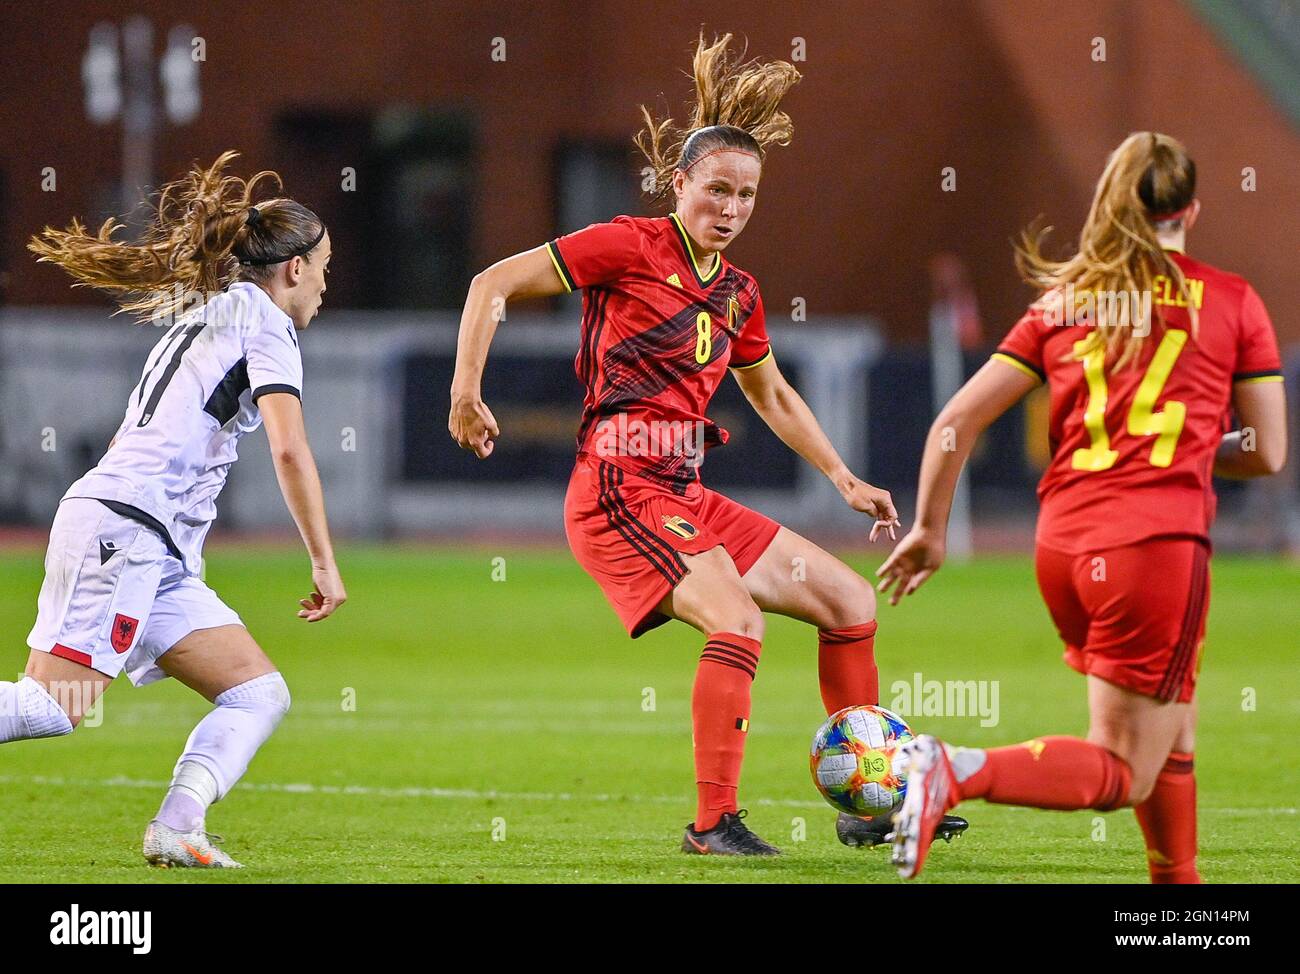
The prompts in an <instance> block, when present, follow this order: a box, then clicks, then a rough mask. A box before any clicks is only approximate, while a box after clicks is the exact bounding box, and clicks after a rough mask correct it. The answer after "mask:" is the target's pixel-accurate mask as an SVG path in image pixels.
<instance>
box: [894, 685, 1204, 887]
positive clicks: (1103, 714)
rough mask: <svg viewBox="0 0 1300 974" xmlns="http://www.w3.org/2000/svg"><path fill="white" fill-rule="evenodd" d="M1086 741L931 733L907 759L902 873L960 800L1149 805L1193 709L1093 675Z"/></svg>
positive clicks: (916, 867)
mask: <svg viewBox="0 0 1300 974" xmlns="http://www.w3.org/2000/svg"><path fill="white" fill-rule="evenodd" d="M1088 708H1089V713H1090V724H1089V728H1088V736H1087V739H1086V740H1083V739H1080V738H1077V737H1042V738H1035V739H1034V740H1031V741H1026V742H1024V743H1023V744H1018V745H1013V746H1011V747H1000V748H989V749H987V750H985V749H978V748H949V747H947V746H946V745H942V744H940V742H938V741H936V740H935V739H934V738H933V737H930V736H928V735H923V736H922V737H920V738H918V739H917V741H916V742H914V744H912V745H908V746H907V747H906V748H905V749H904V753H905V754H906V755H907V756H908V758H909V760H910V761H911V762H912V763H911V766H910V767H909V769H908V780H907V785H908V788H907V798H906V799H905V800H904V802H903V808H902V810H901V812H900V813H899V817H898V822H897V829H896V831H895V836H894V862H895V864H897V865H898V867H899V870H898V871H899V874H900V875H902V876H903V877H904V878H910V877H912V876H915V875H916V874H917V873H918V872H920V870H921V867H922V865H924V863H925V857H926V854H927V852H928V850H929V846H930V843H931V841H932V840H933V839H934V830H935V828H936V826H937V823H938V821H939V818H940V817H941V816H942V814H943V813H944V812H945V811H947V810H948V809H949V808H951V807H953V806H954V805H956V804H957V803H958V802H959V801H963V800H965V799H968V798H983V799H984V800H985V801H991V802H996V803H998V804H1003V805H1026V806H1030V807H1034V808H1052V809H1059V810H1064V811H1070V810H1076V809H1082V808H1095V809H1098V810H1099V811H1113V810H1114V809H1116V808H1123V807H1125V806H1133V805H1141V804H1142V803H1143V802H1145V801H1146V800H1147V798H1148V796H1149V795H1150V794H1151V789H1152V787H1153V786H1154V785H1155V782H1156V778H1157V776H1158V775H1159V774H1160V770H1161V768H1162V767H1163V766H1164V764H1165V762H1166V759H1167V758H1168V756H1169V752H1170V750H1171V749H1172V747H1173V744H1174V742H1175V741H1176V740H1178V739H1179V736H1180V735H1181V734H1183V733H1185V731H1186V727H1187V721H1188V714H1189V712H1190V710H1191V705H1190V704H1180V703H1168V702H1164V701H1161V700H1157V699H1155V698H1154V697H1147V696H1143V695H1142V694H1139V693H1134V692H1133V691H1131V690H1126V689H1124V688H1123V687H1119V686H1116V685H1115V684H1112V683H1107V682H1106V681H1104V680H1101V679H1099V678H1097V677H1095V676H1089V677H1088Z"/></svg>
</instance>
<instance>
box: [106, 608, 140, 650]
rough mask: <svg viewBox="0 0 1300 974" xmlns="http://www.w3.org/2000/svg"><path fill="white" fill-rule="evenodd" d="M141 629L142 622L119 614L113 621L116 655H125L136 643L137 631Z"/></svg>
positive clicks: (113, 639) (113, 642)
mask: <svg viewBox="0 0 1300 974" xmlns="http://www.w3.org/2000/svg"><path fill="white" fill-rule="evenodd" d="M139 628H140V620H139V619H132V618H131V617H130V616H124V615H122V613H120V612H119V613H118V614H117V615H116V616H115V617H114V619H113V635H112V637H111V642H112V644H113V650H114V652H116V653H119V654H120V653H125V652H126V651H127V650H128V649H130V648H131V644H132V643H133V642H135V631H136V630H137V629H139Z"/></svg>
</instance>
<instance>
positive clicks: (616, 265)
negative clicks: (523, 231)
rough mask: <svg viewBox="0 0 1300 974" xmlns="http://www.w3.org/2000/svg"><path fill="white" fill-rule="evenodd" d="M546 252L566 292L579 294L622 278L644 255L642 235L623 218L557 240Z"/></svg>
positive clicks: (549, 245)
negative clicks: (591, 287)
mask: <svg viewBox="0 0 1300 974" xmlns="http://www.w3.org/2000/svg"><path fill="white" fill-rule="evenodd" d="M546 250H547V252H548V253H549V254H550V255H551V262H552V263H553V264H554V265H555V270H556V273H558V274H559V275H560V280H561V281H563V282H564V287H565V289H566V290H569V291H576V290H577V289H579V288H584V287H590V286H591V285H593V284H603V283H605V282H606V281H613V280H615V279H617V278H618V277H620V276H622V274H623V273H624V272H625V271H626V270H627V269H628V268H629V267H631V266H632V263H633V261H635V260H636V258H637V256H638V255H639V254H640V253H641V233H640V231H639V230H637V228H636V224H634V223H633V222H632V221H631V220H630V219H628V218H627V217H625V216H620V217H615V218H614V220H613V221H612V222H610V223H593V224H591V226H589V227H587V228H585V229H583V230H578V231H577V232H575V233H569V234H565V235H564V236H563V237H557V238H556V239H554V240H552V241H551V242H550V243H548V244H547V245H546Z"/></svg>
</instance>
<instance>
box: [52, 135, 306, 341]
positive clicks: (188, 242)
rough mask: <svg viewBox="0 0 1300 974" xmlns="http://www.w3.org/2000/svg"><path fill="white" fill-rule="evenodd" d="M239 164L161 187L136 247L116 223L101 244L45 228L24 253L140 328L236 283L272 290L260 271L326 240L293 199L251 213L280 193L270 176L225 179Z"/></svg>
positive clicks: (229, 156) (106, 227)
mask: <svg viewBox="0 0 1300 974" xmlns="http://www.w3.org/2000/svg"><path fill="white" fill-rule="evenodd" d="M238 155H239V154H238V153H237V152H230V151H227V152H223V153H222V154H221V155H220V156H219V157H218V158H217V160H216V162H214V163H213V164H212V165H211V166H210V167H209V168H207V169H200V168H198V167H197V166H196V167H195V168H193V169H191V170H190V172H189V173H188V174H187V175H186V176H185V177H183V178H182V179H178V180H176V181H175V182H171V183H168V184H166V185H165V186H163V187H162V189H160V190H159V191H158V198H157V202H156V204H155V214H154V217H153V220H152V222H151V223H150V225H149V227H148V229H147V230H146V231H145V233H144V236H143V238H142V240H141V242H140V243H138V244H132V243H125V242H123V241H119V240H114V239H113V234H114V233H116V232H117V231H118V230H121V229H122V228H123V225H122V224H120V223H119V222H118V221H117V220H116V219H115V218H112V217H110V218H109V219H107V220H105V221H104V223H103V225H102V226H101V227H100V228H99V232H98V233H96V234H91V233H90V232H89V231H87V229H86V228H85V226H84V225H83V224H82V223H81V221H79V220H77V219H75V218H74V219H73V221H72V223H71V224H70V225H69V226H68V229H66V230H55V229H53V228H52V227H48V226H47V227H46V228H45V229H44V230H42V231H41V232H40V233H39V234H37V235H35V236H33V237H32V239H31V241H30V242H29V243H28V244H27V249H28V250H30V251H32V252H33V253H35V254H36V255H37V259H38V260H40V261H48V262H50V263H52V264H57V265H58V266H59V267H61V268H63V269H64V270H65V271H67V272H68V273H69V274H70V275H72V277H73V278H75V279H76V283H75V284H74V285H73V286H74V287H82V286H84V287H94V288H99V289H101V290H104V291H108V292H110V293H111V294H113V296H114V297H115V298H116V300H117V301H118V303H119V304H120V305H121V310H122V311H128V312H131V313H132V314H134V315H136V317H137V318H138V319H139V320H140V321H142V322H143V321H149V320H151V319H154V318H158V317H170V316H174V315H176V314H179V313H180V312H181V310H182V307H183V306H185V305H186V304H187V300H186V298H187V295H192V294H194V293H195V292H199V293H206V292H213V291H219V290H221V289H222V288H223V287H225V286H226V285H227V284H230V283H231V282H232V281H236V280H246V281H264V280H267V279H269V278H270V277H271V275H272V274H274V272H275V271H274V264H269V265H268V264H265V263H260V262H263V261H266V260H267V258H274V257H277V256H278V255H282V254H288V253H293V252H295V251H302V249H303V248H305V247H308V246H310V244H311V243H312V241H313V240H319V239H320V237H321V236H322V231H323V225H322V223H321V221H320V218H319V217H317V216H316V214H314V213H312V211H311V210H309V209H307V208H306V207H304V206H303V205H301V204H300V203H296V202H294V201H293V200H289V199H282V198H273V199H268V200H263V201H261V202H259V203H257V205H256V211H255V213H254V212H253V199H254V196H255V194H256V191H257V188H258V184H260V183H262V182H263V181H271V182H273V183H274V184H275V188H276V189H279V188H281V180H280V177H279V175H277V174H276V173H274V172H270V171H264V172H259V173H257V174H255V175H254V176H252V177H251V178H250V179H247V180H244V179H240V178H238V177H236V176H227V175H225V174H224V171H225V168H226V166H227V165H228V164H229V163H230V162H231V161H232V160H233V159H235V158H236V157H237V156H238ZM250 217H251V219H250ZM307 259H310V257H308V258H307ZM248 262H251V263H248Z"/></svg>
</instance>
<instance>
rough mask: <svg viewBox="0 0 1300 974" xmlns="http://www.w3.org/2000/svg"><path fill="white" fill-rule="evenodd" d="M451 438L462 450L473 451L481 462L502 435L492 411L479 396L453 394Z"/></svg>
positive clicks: (450, 422) (448, 427) (448, 426)
mask: <svg viewBox="0 0 1300 974" xmlns="http://www.w3.org/2000/svg"><path fill="white" fill-rule="evenodd" d="M447 430H448V431H449V432H450V433H451V438H452V439H453V440H455V441H456V443H457V445H458V446H460V448H461V449H462V450H473V451H474V455H475V456H476V457H478V458H479V459H480V460H485V459H487V457H488V456H489V455H490V454H491V453H492V448H493V447H494V446H496V444H495V443H494V442H493V441H494V440H495V439H496V438H497V437H498V436H500V435H501V427H499V426H497V421H496V417H495V416H493V415H492V410H490V409H488V407H487V403H485V402H484V401H483V400H482V399H480V398H479V397H478V396H466V395H459V394H457V393H456V392H452V394H451V416H450V417H449V418H448V420H447Z"/></svg>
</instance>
